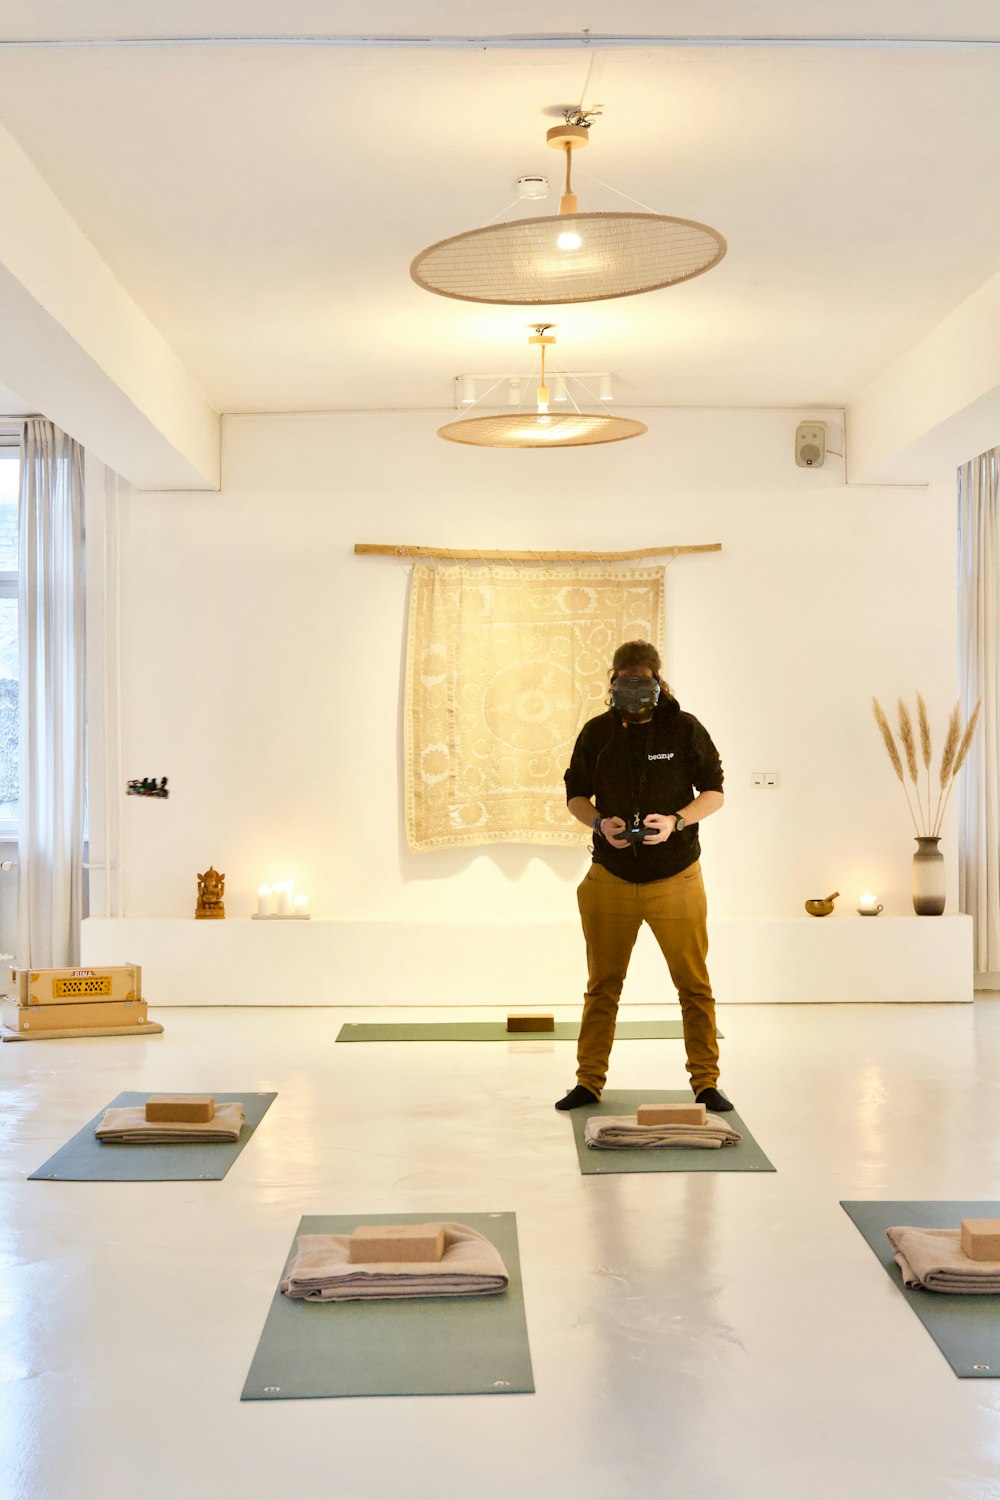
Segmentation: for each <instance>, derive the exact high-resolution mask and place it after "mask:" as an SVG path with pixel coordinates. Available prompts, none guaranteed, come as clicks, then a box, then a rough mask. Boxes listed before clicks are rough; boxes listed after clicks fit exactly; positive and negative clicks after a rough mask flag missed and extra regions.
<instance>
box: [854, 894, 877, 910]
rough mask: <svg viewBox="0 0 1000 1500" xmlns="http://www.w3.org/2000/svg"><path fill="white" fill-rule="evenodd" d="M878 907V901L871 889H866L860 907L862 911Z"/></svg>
mask: <svg viewBox="0 0 1000 1500" xmlns="http://www.w3.org/2000/svg"><path fill="white" fill-rule="evenodd" d="M877 907H878V902H877V901H876V900H875V897H874V896H873V895H872V893H871V891H865V893H864V895H863V896H862V897H861V900H860V903H859V908H858V909H859V910H860V911H866V912H874V911H875V910H876V909H877Z"/></svg>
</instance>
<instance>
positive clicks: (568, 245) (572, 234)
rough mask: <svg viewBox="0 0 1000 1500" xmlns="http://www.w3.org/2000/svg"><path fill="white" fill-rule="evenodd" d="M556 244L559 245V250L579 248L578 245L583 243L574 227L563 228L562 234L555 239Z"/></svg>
mask: <svg viewBox="0 0 1000 1500" xmlns="http://www.w3.org/2000/svg"><path fill="white" fill-rule="evenodd" d="M556 244H557V245H558V246H559V249H560V250H579V248H580V246H581V245H582V244H583V240H582V239H581V238H580V236H579V235H578V234H577V232H576V230H575V229H564V230H563V232H562V234H561V235H560V236H559V238H558V239H557V240H556Z"/></svg>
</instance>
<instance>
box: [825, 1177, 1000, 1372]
mask: <svg viewBox="0 0 1000 1500" xmlns="http://www.w3.org/2000/svg"><path fill="white" fill-rule="evenodd" d="M840 1206H841V1208H843V1209H844V1210H846V1212H847V1213H848V1215H849V1216H850V1218H851V1219H852V1220H853V1222H854V1225H855V1227H856V1228H858V1229H860V1231H861V1233H862V1234H863V1235H864V1237H865V1239H866V1240H867V1241H868V1244H869V1245H870V1246H871V1248H872V1250H874V1252H875V1254H876V1256H877V1257H878V1259H879V1260H880V1261H881V1263H882V1265H883V1266H884V1268H885V1270H886V1273H887V1275H888V1277H889V1280H890V1281H891V1282H892V1284H893V1285H894V1286H895V1288H896V1290H897V1291H898V1292H899V1293H900V1295H901V1296H902V1297H903V1298H904V1299H905V1300H906V1301H907V1302H908V1303H909V1305H910V1307H911V1309H912V1310H913V1312H915V1313H916V1315H917V1317H918V1318H919V1319H920V1321H921V1323H923V1325H924V1327H925V1328H926V1329H927V1332H928V1333H929V1334H930V1336H931V1338H932V1339H933V1340H934V1342H935V1344H937V1346H938V1348H939V1349H940V1350H941V1353H942V1354H943V1355H944V1357H945V1359H946V1360H947V1361H948V1363H949V1364H950V1365H951V1368H952V1369H953V1370H954V1372H955V1374H956V1375H958V1376H960V1377H961V1378H962V1379H963V1380H996V1379H997V1378H998V1377H1000V1297H975V1296H963V1295H962V1293H960V1292H927V1291H925V1290H924V1289H923V1287H915V1288H913V1289H912V1290H911V1289H910V1288H909V1287H905V1286H904V1285H903V1277H902V1273H901V1272H900V1269H899V1267H898V1266H897V1265H896V1262H895V1261H894V1260H893V1251H892V1246H891V1245H890V1243H889V1241H888V1239H887V1238H886V1233H885V1232H886V1230H887V1229H888V1228H889V1226H890V1225H891V1224H913V1225H916V1226H917V1227H918V1228H921V1229H957V1228H958V1226H959V1224H960V1223H961V1222H962V1220H963V1219H998V1218H1000V1203H997V1202H995V1201H992V1202H985V1203H984V1202H981V1201H978V1200H977V1201H974V1202H973V1201H970V1202H936V1203H924V1202H909V1201H903V1202H895V1203H875V1202H873V1203H866V1202H853V1203H845V1202H841V1205H840Z"/></svg>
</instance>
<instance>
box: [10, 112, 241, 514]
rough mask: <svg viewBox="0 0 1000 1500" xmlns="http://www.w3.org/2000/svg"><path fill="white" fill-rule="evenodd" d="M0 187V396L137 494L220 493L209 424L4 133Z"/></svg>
mask: <svg viewBox="0 0 1000 1500" xmlns="http://www.w3.org/2000/svg"><path fill="white" fill-rule="evenodd" d="M0 183H2V184H3V188H2V192H3V212H2V213H0V329H2V331H3V333H2V337H0V385H4V386H7V387H8V388H9V389H10V390H12V391H14V392H16V393H17V395H18V396H19V397H21V399H22V400H23V401H24V402H25V403H26V404H27V405H28V406H29V407H30V408H31V409H32V410H34V411H38V412H41V413H43V414H44V415H45V416H46V417H48V418H49V419H50V420H51V421H53V422H55V423H56V425H57V426H59V427H61V428H62V429H63V431H64V432H67V433H69V435H70V436H71V437H73V438H76V440H77V441H78V442H80V443H82V444H83V446H84V447H85V448H87V449H89V450H90V451H91V452H93V453H94V454H96V456H97V457H98V458H100V459H101V460H102V461H103V462H104V463H105V464H107V465H108V466H109V467H110V468H112V469H114V470H115V471H116V472H117V473H119V474H121V475H122V477H123V478H125V479H127V480H128V481H129V482H130V483H132V484H134V485H136V486H137V487H138V488H139V489H157V490H164V489H165V490H173V489H180V490H202V489H211V490H215V489H218V487H219V473H220V460H219V453H220V430H221V424H220V420H219V415H218V413H217V412H216V411H215V410H214V409H213V408H212V406H211V404H210V403H209V401H208V398H207V397H206V395H205V393H204V391H203V390H202V389H201V388H200V386H199V385H198V383H197V381H195V380H194V378H193V377H192V376H191V374H190V373H189V371H188V370H187V369H185V367H184V365H182V363H181V361H180V360H179V359H178V357H177V355H176V354H175V353H174V351H173V349H171V347H170V346H169V344H168V343H167V342H166V340H165V339H164V338H163V335H162V334H161V333H160V332H159V331H158V330H157V329H156V328H155V327H154V325H153V324H152V323H151V322H150V320H149V318H148V317H147V316H146V315H145V313H143V312H142V311H141V310H140V308H139V307H138V306H137V305H136V303H135V302H134V301H133V300H132V298H131V297H130V296H129V295H128V293H127V292H126V291H125V289H124V287H123V286H122V285H121V283H120V282H119V281H117V280H116V278H115V276H114V274H113V273H112V271H111V269H110V267H109V266H108V265H107V263H106V262H105V261H104V260H102V259H101V257H100V255H99V254H98V252H97V250H96V249H95V248H94V246H93V244H92V243H91V242H90V240H88V239H87V237H86V236H85V235H84V233H83V231H82V230H81V229H80V227H79V225H78V224H77V223H76V221H75V219H73V218H72V217H71V216H70V214H69V213H67V211H66V209H65V208H64V207H63V205H62V204H61V203H60V201H59V199H58V198H57V197H56V195H55V194H54V193H53V192H52V189H51V188H50V187H49V186H48V184H47V183H46V181H45V180H44V178H43V177H42V176H41V174H40V173H39V172H38V170H37V169H36V168H35V166H34V165H33V164H32V162H31V161H30V160H29V158H28V157H27V155H26V154H25V153H24V152H23V151H22V150H21V148H20V146H19V145H18V144H17V142H16V141H15V140H14V139H13V137H12V136H11V135H9V134H8V133H7V132H6V131H4V130H2V129H0Z"/></svg>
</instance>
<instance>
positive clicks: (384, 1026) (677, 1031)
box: [337, 1021, 722, 1042]
mask: <svg viewBox="0 0 1000 1500" xmlns="http://www.w3.org/2000/svg"><path fill="white" fill-rule="evenodd" d="M715 1034H716V1036H718V1037H721V1036H722V1032H721V1031H717V1032H716V1033H715ZM579 1035H580V1023H579V1021H557V1022H556V1025H555V1030H554V1031H508V1030H507V1023H506V1021H431V1022H421V1021H391V1022H374V1023H370V1022H361V1023H359V1024H357V1025H350V1024H349V1025H345V1026H342V1027H341V1028H340V1032H339V1034H338V1036H337V1041H338V1042H551V1041H553V1040H554V1041H557V1042H575V1041H576V1040H577V1039H578V1037H579ZM683 1035H684V1028H683V1026H682V1024H681V1022H680V1021H619V1022H618V1025H617V1026H616V1027H615V1041H616V1042H630V1041H631V1042H639V1041H642V1042H659V1041H668V1040H669V1041H675V1040H677V1039H678V1038H679V1037H683Z"/></svg>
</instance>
